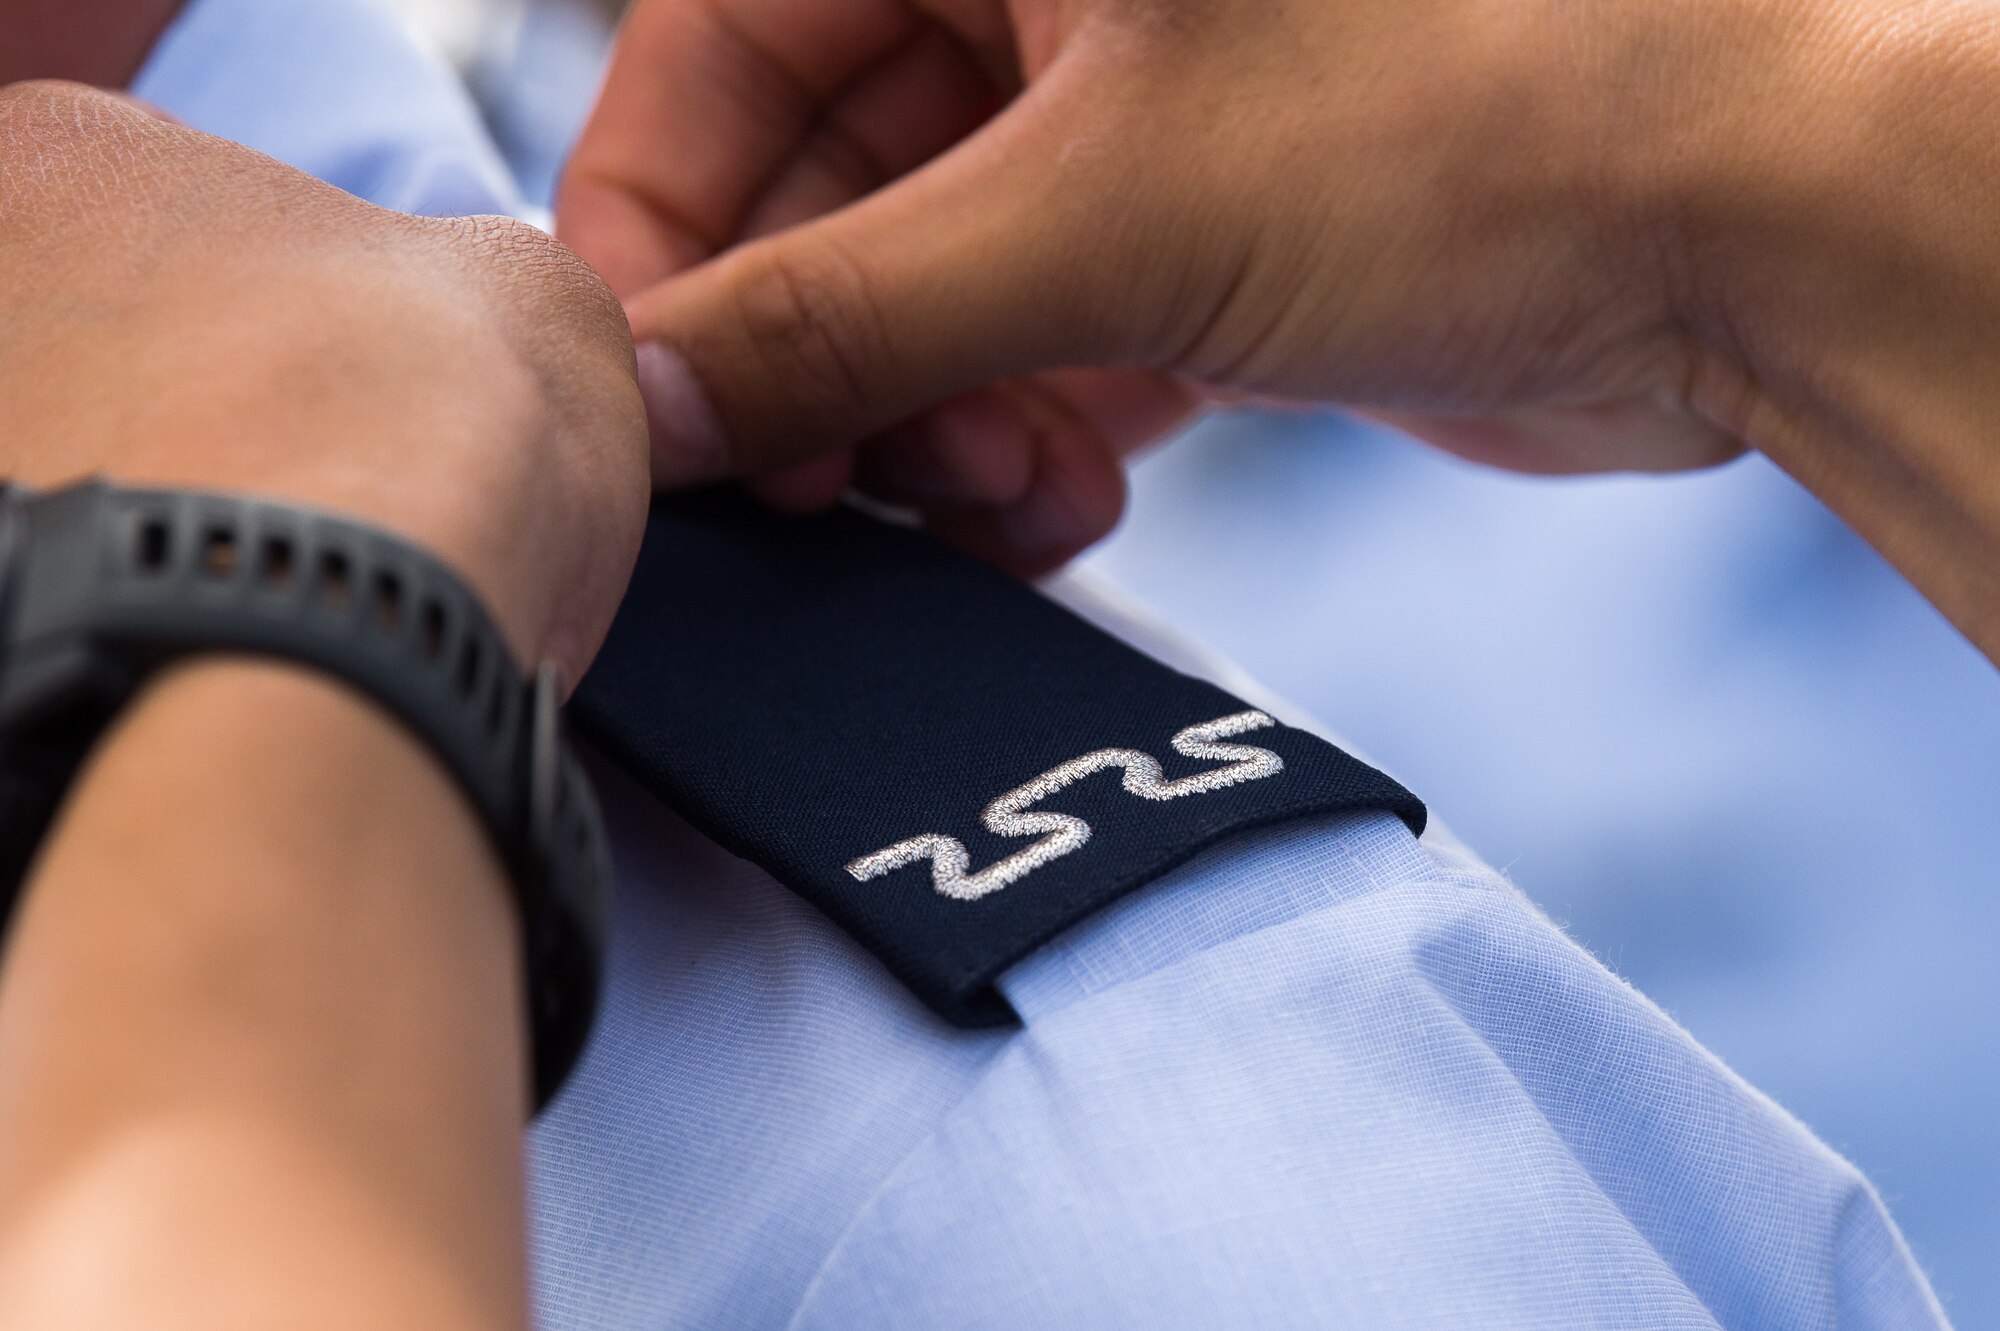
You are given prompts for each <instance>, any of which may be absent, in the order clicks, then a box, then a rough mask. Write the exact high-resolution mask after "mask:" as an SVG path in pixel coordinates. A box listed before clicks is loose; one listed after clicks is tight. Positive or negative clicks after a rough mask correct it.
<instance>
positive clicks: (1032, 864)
mask: <svg viewBox="0 0 2000 1331" xmlns="http://www.w3.org/2000/svg"><path fill="white" fill-rule="evenodd" d="M1276 724H1277V722H1276V721H1273V720H1272V719H1271V718H1270V717H1269V716H1266V715H1265V714H1264V713H1263V712H1255V711H1252V712H1237V713H1235V714H1234V715H1231V716H1224V717H1218V718H1216V719H1215V720H1213V721H1204V722H1202V723H1201V724H1200V725H1198V726H1189V727H1188V728H1187V729H1185V730H1183V731H1181V732H1180V733H1179V734H1177V735H1175V736H1174V738H1173V746H1174V752H1175V753H1178V754H1182V755H1184V756H1185V757H1189V758H1207V759H1210V760H1211V761H1214V762H1223V763H1228V764H1229V765H1228V766H1227V767H1213V768H1210V769H1209V770H1208V771H1206V772H1197V773H1195V774H1194V775H1193V776H1184V777H1182V778H1181V779H1180V780H1178V781H1167V780H1164V779H1163V778H1164V776H1165V775H1166V774H1165V773H1164V772H1162V771H1161V770H1160V764H1159V760H1158V759H1156V758H1154V757H1153V755H1152V754H1150V753H1141V752H1140V751H1139V750H1137V749H1098V750H1097V751H1096V752H1094V753H1086V754H1084V755H1083V756H1082V757H1081V758H1072V759H1070V760H1069V761H1068V762H1066V763H1064V764H1063V765H1062V766H1060V767H1052V768H1050V769H1049V770H1048V771H1046V772H1044V773H1042V774H1041V775H1040V776H1038V777H1036V778H1035V779H1034V780H1033V781H1030V782H1028V784H1026V785H1025V786H1017V787H1015V788H1014V789H1013V790H1010V791H1008V792H1007V793H1006V794H1004V795H1002V796H1001V797H1000V798H998V799H996V800H994V801H993V802H992V803H991V804H989V805H987V806H986V810H985V812H984V813H983V814H982V815H981V819H980V821H982V822H984V823H985V824H986V827H987V830H988V831H991V832H995V833H998V834H999V835H1001V836H1039V837H1041V840H1039V841H1037V842H1035V844H1034V845H1032V846H1028V847H1026V848H1025V849H1022V850H1018V851H1015V852H1014V853H1013V854H1012V855H1009V856H1008V857H1007V858H1005V859H1003V860H996V861H995V862H994V863H992V864H990V865H988V866H987V867H986V868H984V869H981V870H980V871H979V872H978V873H967V872H966V869H967V868H968V867H969V866H970V864H971V862H972V859H971V856H970V855H968V854H967V853H966V849H965V843H964V842H962V841H960V840H959V839H958V838H957V837H952V836H944V835H942V834H941V833H936V832H932V833H928V834H926V835H924V836H916V837H911V838H910V839H909V840H908V841H898V842H897V843H896V844H895V845H893V846H886V847H884V848H883V849H881V850H878V851H876V852H875V853H874V854H872V855H863V856H862V857H861V858H860V859H858V860H854V861H853V862H851V863H850V864H848V866H847V872H849V873H850V874H853V875H854V877H855V878H856V880H858V881H860V882H864V883H865V882H867V881H868V880H869V879H871V878H880V877H881V876H882V875H883V874H886V873H894V872H895V871H896V870H898V869H900V868H902V867H903V866H904V865H906V864H914V863H916V862H917V861H918V860H922V859H928V860H929V861H930V862H931V882H932V883H933V884H934V885H935V886H936V887H937V890H938V891H939V893H941V894H942V895H944V896H947V897H951V898H952V899H953V900H956V901H977V900H978V899H979V898H981V897H983V896H985V895H987V894H988V893H989V892H998V891H999V890H1000V889H1001V888H1003V887H1006V886H1007V885H1008V884H1009V883H1015V882H1019V881H1020V880H1021V879H1022V878H1025V877H1026V876H1027V875H1029V874H1031V873H1033V872H1034V871H1035V870H1037V869H1039V868H1041V867H1042V866H1043V865H1044V864H1047V863H1048V862H1049V861H1051V860H1055V859H1060V858H1061V857H1062V856H1064V855H1067V854H1069V853H1070V852H1071V851H1073V850H1076V849H1077V848H1078V847H1080V846H1082V845H1083V844H1084V843H1085V842H1087V841H1089V840H1090V824H1089V823H1086V822H1085V821H1083V819H1081V818H1077V817H1073V816H1071V815H1070V814H1066V813H1046V812H1044V813H1029V812H1027V808H1028V806H1029V805H1031V804H1035V803H1037V802H1039V801H1041V800H1044V799H1047V798H1048V797H1049V796H1050V795H1053V794H1055V793H1056V792H1057V791H1058V790H1061V789H1062V788H1063V787H1064V786H1067V785H1071V784H1073V783H1074V782H1077V781H1081V780H1082V779H1083V778H1084V777H1087V776H1089V775H1090V774H1091V773H1093V772H1101V771H1103V770H1104V769H1105V768H1107V767H1122V768H1124V769H1125V778H1124V783H1123V784H1124V786H1125V790H1126V793H1128V794H1132V795H1137V796H1138V797H1139V798H1140V799H1143V800H1172V799H1179V798H1180V797H1181V796H1183V795H1205V794H1207V793H1208V792H1209V791H1211V790H1221V789H1222V788H1223V787H1224V786H1233V785H1236V784H1237V783H1239V782H1242V781H1258V780H1262V779H1263V778H1264V777H1267V776H1276V775H1277V774H1278V773H1280V772H1282V771H1284V770H1285V760H1284V759H1282V758H1280V757H1279V756H1278V755H1277V754H1275V753H1272V752H1271V751H1270V750H1269V749H1259V748H1256V747H1254V746H1252V745H1249V744H1222V743H1218V742H1217V741H1219V740H1223V739H1227V738H1228V737H1229V736H1231V735H1241V734H1243V733H1244V732H1245V731H1249V730H1262V729H1263V728H1264V727H1265V726H1274V725H1276Z"/></svg>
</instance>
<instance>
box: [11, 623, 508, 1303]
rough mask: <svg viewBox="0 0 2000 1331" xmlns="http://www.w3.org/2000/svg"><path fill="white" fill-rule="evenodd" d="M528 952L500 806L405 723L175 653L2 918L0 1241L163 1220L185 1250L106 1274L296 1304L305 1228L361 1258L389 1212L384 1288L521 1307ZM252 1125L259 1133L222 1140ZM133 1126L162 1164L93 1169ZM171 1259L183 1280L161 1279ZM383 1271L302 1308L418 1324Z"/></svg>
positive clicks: (93, 768) (178, 1298)
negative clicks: (490, 827)
mask: <svg viewBox="0 0 2000 1331" xmlns="http://www.w3.org/2000/svg"><path fill="white" fill-rule="evenodd" d="M518 957H519V945H518V942H517V940H516V936H515V931H514V925H513V912H512V909H511V907H510V905H509V903H508V901H507V896H506V892H505V889H504V886H503V883H502V880H501V876H500V871H499V868H498V866H497V864H496V863H495V861H494V858H493V856H492V854H491V852H490V850H489V849H488V847H487V844H486V841H485V838H484V836H483V835H482V833H481V830H480V829H479V827H478V825H477V823H476V820H475V819H474V817H473V815H472V814H471V812H470V810H469V809H468V808H467V807H466V805H465V803H464V801H463V800H462V798H461V797H460V796H459V794H458V792H457V790H456V789H455V787H454V786H453V784H452V782H451V781H450V779H449V778H448V777H446V776H445V774H444V773H443V771H442V770H441V769H440V768H439V767H438V766H437V765H436V764H435V763H434V762H433V761H432V760H431V758H430V757H429V755H428V754H427V753H426V752H425V751H424V750H423V749H422V748H421V746H419V745H418V744H417V743H416V742H415V741H413V740H411V739H410V738H408V737H407V735H406V734H405V733H404V732H403V731H402V729H401V728H400V727H398V726H397V725H396V724H395V723H394V722H393V721H392V720H390V719H389V718H388V717H386V716H384V715H382V714H381V713H379V712H378V711H377V710H376V709H375V708H374V707H373V706H372V705H370V704H369V703H367V702H365V701H364V700H362V699H361V698H359V697H358V696H356V695H353V694H351V693H349V692H348V691H347V690H346V689H344V688H342V687H341V686H339V685H338V684H335V683H332V682H330V681H326V680H323V679H321V678H320V677H318V676H315V675H312V674H310V673H307V672H302V671H297V670H293V669H291V668H288V667H280V666H274V665H268V664H264V663H259V662H251V661H248V660H241V659H231V658H220V657H218V658H213V659H211V660H204V661H201V662H197V663H194V664H190V665H188V666H186V667H183V668H181V669H179V670H176V671H173V672H171V673H169V674H167V675H164V676H162V677H161V678H160V679H159V680H158V681H156V682H155V684H154V685H152V686H151V687H149V688H148V689H147V690H146V691H145V692H144V693H143V694H142V695H141V696H140V697H139V698H138V699H137V700H136V701H135V702H134V704H133V705H132V706H131V707H130V708H129V709H128V711H127V712H126V713H125V714H124V716H123V717H122V718H121V720H120V722H119V723H118V725H117V726H116V727H115V728H114V730H113V731H112V732H111V733H110V734H109V735H107V737H106V739H105V740H104V742H103V743H102V744H101V745H100V746H99V748H98V750H97V751H96V753H95V755H94V757H93V759H92V761H91V763H90V765H89V766H88V767H87V768H86V770H85V772H84V774H83V776H82V778H81V779H80V780H79V782H78V784H77V786H76V787H75V790H74V794H73V797H72V799H71V800H70V802H69V805H68V806H67V808H66V811H65V814H64V816H63V818H62V820H61V822H60V823H59V824H58V825H57V827H56V829H55V830H54V832H53V834H52V836H51V837H50V839H49V841H48V843H47V846H46V852H45V854H44V856H43V858H42V860H41V862H40V864H39V865H38V867H37V869H36V871H35V872H34V874H33V875H32V877H31V879H30V886H29V890H28V894H27V896H26V898H25V899H24V901H23V903H22V906H21V909H20V910H19V912H18V914H17V916H16V918H15V921H14V924H13V928H12V930H11V931H10V936H9V940H8V955H7V960H6V965H5V968H4V969H0V1069H4V1076H0V1125H4V1130H0V1234H4V1233H18V1234H32V1235H42V1236H43V1239H42V1241H44V1242H58V1243H61V1242H69V1241H70V1240H69V1239H68V1238H67V1237H65V1236H70V1235H73V1236H74V1241H75V1244H76V1246H78V1247H79V1249H81V1248H84V1247H89V1246H91V1245H90V1243H89V1236H90V1235H91V1234H93V1233H105V1232H111V1233H117V1232H129V1231H131V1230H132V1229H133V1222H135V1221H136V1222H138V1230H139V1231H140V1232H146V1231H148V1230H151V1229H157V1227H158V1226H159V1225H160V1224H163V1223H166V1221H167V1218H168V1217H171V1218H172V1219H171V1226H172V1228H173V1229H174V1232H176V1233H178V1234H180V1235H181V1236H182V1239H183V1241H184V1250H185V1252H186V1253H187V1263H186V1266H185V1269H184V1270H181V1271H178V1272H176V1273H175V1274H173V1275H172V1276H170V1277H167V1276H162V1274H161V1272H160V1271H159V1270H158V1269H157V1268H154V1267H151V1266H149V1265H148V1264H147V1262H146V1261H145V1260H144V1254H143V1253H141V1252H134V1253H130V1254H127V1253H122V1252H115V1251H113V1252H100V1257H101V1258H102V1260H101V1261H98V1262H97V1263H96V1264H95V1265H94V1266H93V1270H94V1271H95V1272H96V1275H95V1276H94V1277H93V1278H94V1279H100V1280H103V1281H107V1282H111V1286H112V1287H114V1288H119V1289H121V1290H122V1289H126V1288H130V1289H131V1291H132V1292H133V1293H135V1294H144V1293H149V1292H150V1293H152V1294H155V1295H158V1296H160V1297H161V1302H163V1303H165V1304H170V1305H182V1304H184V1305H186V1306H188V1307H195V1306H198V1303H197V1302H190V1301H189V1300H190V1299H198V1298H199V1297H202V1296H200V1295H199V1293H198V1292H199V1291H200V1290H203V1289H216V1290H229V1291H232V1294H231V1297H232V1299H237V1298H242V1297H245V1296H247V1297H248V1298H249V1300H250V1302H251V1304H252V1305H254V1304H256V1302H257V1300H259V1299H260V1298H263V1297H264V1296H266V1295H268V1296H269V1300H270V1307H269V1308H267V1309H266V1310H265V1311H267V1312H270V1313H272V1314H276V1312H277V1310H278V1309H279V1308H280V1307H287V1306H293V1305H295V1304H296V1302H297V1300H298V1299H299V1298H300V1290H301V1289H302V1288H305V1286H304V1285H301V1284H299V1283H297V1276H298V1272H297V1271H293V1272H292V1275H291V1278H290V1279H291V1283H289V1284H288V1283H287V1280H288V1278H287V1276H286V1274H285V1272H286V1267H287V1264H288V1263H290V1262H291V1257H292V1253H293V1247H292V1245H295V1244H296V1243H298V1242H299V1241H301V1239H302V1236H306V1235H313V1234H324V1235H325V1236H326V1237H325V1240H324V1242H323V1244H322V1247H321V1254H320V1255H321V1257H323V1258H324V1259H325V1261H326V1262H327V1264H328V1265H327V1267H326V1269H328V1270H338V1269H340V1267H341V1266H342V1264H343V1262H342V1259H343V1257H345V1256H348V1255H351V1254H349V1253H347V1252H345V1251H344V1249H343V1248H342V1244H343V1243H344V1242H346V1240H347V1239H348V1238H350V1237H351V1238H354V1239H355V1240H356V1241H363V1240H365V1239H366V1236H367V1235H370V1234H375V1235H392V1236H398V1253H397V1254H396V1260H395V1266H394V1268H393V1269H385V1270H384V1271H382V1272H380V1273H378V1274H379V1275H380V1278H381V1280H382V1281H383V1282H384V1283H385V1285H387V1286H395V1285H397V1283H398V1282H400V1281H402V1280H403V1276H404V1275H405V1274H406V1273H410V1272H418V1273H422V1279H421V1280H418V1281H417V1283H419V1284H422V1285H424V1286H426V1287H431V1286H435V1285H436V1284H437V1282H438V1281H440V1280H442V1281H443V1282H444V1286H445V1287H449V1288H451V1289H456V1290H459V1291H463V1292H465V1293H466V1295H467V1297H469V1298H476V1299H477V1300H480V1301H485V1300H492V1301H494V1302H492V1303H489V1304H487V1308H486V1310H487V1312H489V1313H492V1314H494V1316H492V1317H491V1319H490V1320H491V1322H492V1324H495V1325H500V1324H507V1323H509V1322H511V1321H514V1320H517V1316H516V1314H517V1313H518V1294H519V1289H518V1282H517V1281H516V1280H514V1279H512V1278H510V1277H508V1276H507V1272H508V1270H509V1269H510V1268H511V1266H512V1264H513V1263H514V1262H515V1261H516V1260H517V1250H518V1245H519V1225H520V1213H519V1201H518V1195H517V1187H518V1172H517V1164H516V1157H517V1152H518V1139H519V1138H518V1134H519V1130H520V1124H521V1119H522V1114H523V1110H524V1108H525V1106H524V1105H523V1103H522V1099H521V1086H522V1085H523V1082H524V1078H525V1072H524V1059H523V1049H522V1047H521V1023H520V1021H519V1018H518V1017H517V1016H516V1015H515V1014H516V1013H518V1012H519V1011H520V1010H521V1007H522V1000H521V996H520V990H519V985H520V981H519V977H518V968H519V960H518ZM231 1139H234V1140H248V1141H253V1142H257V1143H261V1144H262V1146H260V1148H259V1149H258V1150H255V1151H248V1152H245V1153H244V1154H243V1155H242V1156H241V1157H239V1156H236V1155H232V1154H230V1153H229V1152H227V1151H220V1152H218V1151H216V1150H215V1149H213V1148H214V1144H215V1143H216V1142H218V1141H225V1140H231ZM134 1142H140V1143H146V1144H147V1150H148V1152H149V1157H148V1158H149V1159H151V1160H152V1161H153V1162H154V1165H153V1166H149V1168H148V1170H146V1171H141V1173H140V1174H139V1176H138V1177H137V1178H136V1179H133V1180H128V1182H129V1186H127V1187H124V1188H121V1189H118V1190H116V1191H115V1192H110V1193H106V1192H103V1190H102V1189H99V1188H97V1187H96V1185H95V1183H94V1182H93V1180H96V1179H98V1178H100V1177H102V1176H103V1175H104V1172H105V1170H106V1169H108V1168H111V1163H110V1162H116V1161H122V1160H126V1159H128V1158H129V1157H128V1154H127V1153H128V1150H129V1147H130V1146H131V1144H132V1143H134ZM266 1147H268V1149H265V1148H266ZM274 1160H283V1161H286V1162H288V1163H287V1164H286V1165H284V1166H283V1167H282V1169H280V1168H279V1167H278V1166H275V1165H273V1164H272V1162H273V1161H274ZM195 1161H198V1162H199V1163H200V1165H201V1168H200V1169H199V1170H194V1171H193V1174H192V1175H191V1174H190V1171H189V1168H188V1167H185V1166H188V1165H189V1162H195ZM252 1162H262V1163H252ZM260 1171H262V1172H260ZM286 1171H289V1172H286ZM194 1175H199V1176H200V1178H201V1179H202V1182H201V1184H200V1186H199V1188H196V1189H194V1190H193V1191H191V1192H190V1191H188V1189H189V1188H190V1187H191V1186H192V1184H191V1182H190V1179H191V1178H192V1177H193V1176H194ZM308 1177H310V1178H313V1179H317V1180H318V1182H317V1183H315V1184H314V1185H312V1186H311V1187H307V1186H306V1185H305V1184H304V1183H303V1182H302V1179H304V1178H308ZM100 1204H101V1205H102V1206H104V1207H108V1208H112V1209H113V1210H114V1211H115V1215H106V1214H102V1213H100V1212H99V1211H98V1210H97V1209H96V1208H97V1207H98V1206H99V1205H100ZM355 1216H365V1217H367V1218H366V1221H365V1223H358V1224H357V1223H353V1220H352V1218H353V1217H355ZM113 1220H121V1221H123V1222H124V1223H122V1224H114V1223H111V1222H112V1221H113ZM50 1225H56V1226H57V1227H58V1234H57V1238H56V1239H49V1238H47V1232H48V1230H49V1226H50ZM7 1255H9V1254H7V1253H6V1252H4V1251H0V1258H4V1257H5V1256H7ZM14 1255H18V1254H14ZM128 1256H129V1257H130V1258H131V1261H132V1264H131V1265H130V1266H127V1265H125V1264H124V1263H125V1259H126V1258H127V1257H128ZM266 1259H269V1260H268V1261H267V1260H266ZM350 1269H351V1268H350ZM52 1270H53V1268H52ZM163 1278H165V1279H173V1280H185V1281H186V1282H188V1286H189V1289H186V1290H181V1289H176V1290H173V1291H167V1290H157V1289H140V1288H139V1285H140V1284H143V1283H144V1282H146V1281H151V1280H157V1279H163ZM308 1283H310V1282H308ZM475 1291H476V1292H477V1293H476V1294H475V1293H474V1292H475ZM46 1292H47V1293H48V1294H49V1295H50V1296H51V1299H52V1306H60V1304H61V1301H62V1299H61V1296H62V1291H60V1290H55V1289H50V1290H48V1291H46ZM378 1295H380V1296H382V1297H390V1296H389V1295H385V1294H383V1293H382V1290H381V1289H379V1288H371V1287H370V1286H369V1285H368V1284H367V1282H365V1281H363V1282H360V1283H357V1284H356V1285H354V1286H353V1287H352V1288H343V1289H325V1290H321V1291H318V1292H317V1293H316V1294H315V1295H314V1296H313V1299H311V1300H308V1301H309V1302H313V1301H321V1296H324V1297H323V1303H324V1306H325V1308H327V1309H328V1310H330V1311H333V1310H341V1309H345V1310H347V1311H349V1312H352V1313H354V1314H355V1317H353V1318H350V1319H348V1322H347V1324H353V1323H354V1321H356V1320H358V1321H360V1322H363V1323H367V1322H370V1321H400V1320H403V1319H402V1318H401V1317H400V1316H390V1315H388V1314H389V1313H391V1312H398V1311H400V1310H398V1309H395V1308H394V1307H393V1306H390V1305H383V1304H380V1303H377V1302H376V1301H375V1300H376V1299H377V1296H378ZM241 1306H243V1305H238V1309H239V1311H240V1308H241ZM333 1320H334V1319H333V1318H332V1317H329V1324H332V1323H333ZM462 1320H463V1323H464V1324H471V1323H472V1322H473V1321H474V1320H475V1319H473V1318H471V1317H467V1318H464V1319H462ZM443 1324H453V1325H455V1324H460V1323H459V1322H458V1321H450V1322H446V1323H443Z"/></svg>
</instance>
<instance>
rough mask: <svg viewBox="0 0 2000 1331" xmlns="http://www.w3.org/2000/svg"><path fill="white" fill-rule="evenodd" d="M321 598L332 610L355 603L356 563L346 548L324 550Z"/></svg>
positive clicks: (321, 553) (320, 567) (320, 586)
mask: <svg viewBox="0 0 2000 1331" xmlns="http://www.w3.org/2000/svg"><path fill="white" fill-rule="evenodd" d="M318 590H319V599H320V603H321V604H322V605H324V606H325V607H326V608H327V609H329V610H332V611H336V612H338V611H343V610H346V609H347V608H348V607H349V606H351V605H353V604H354V565H353V563H352V562H351V561H350V560H349V559H348V557H347V552H346V551H344V550H323V551H321V552H320V556H319V588H318Z"/></svg>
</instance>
